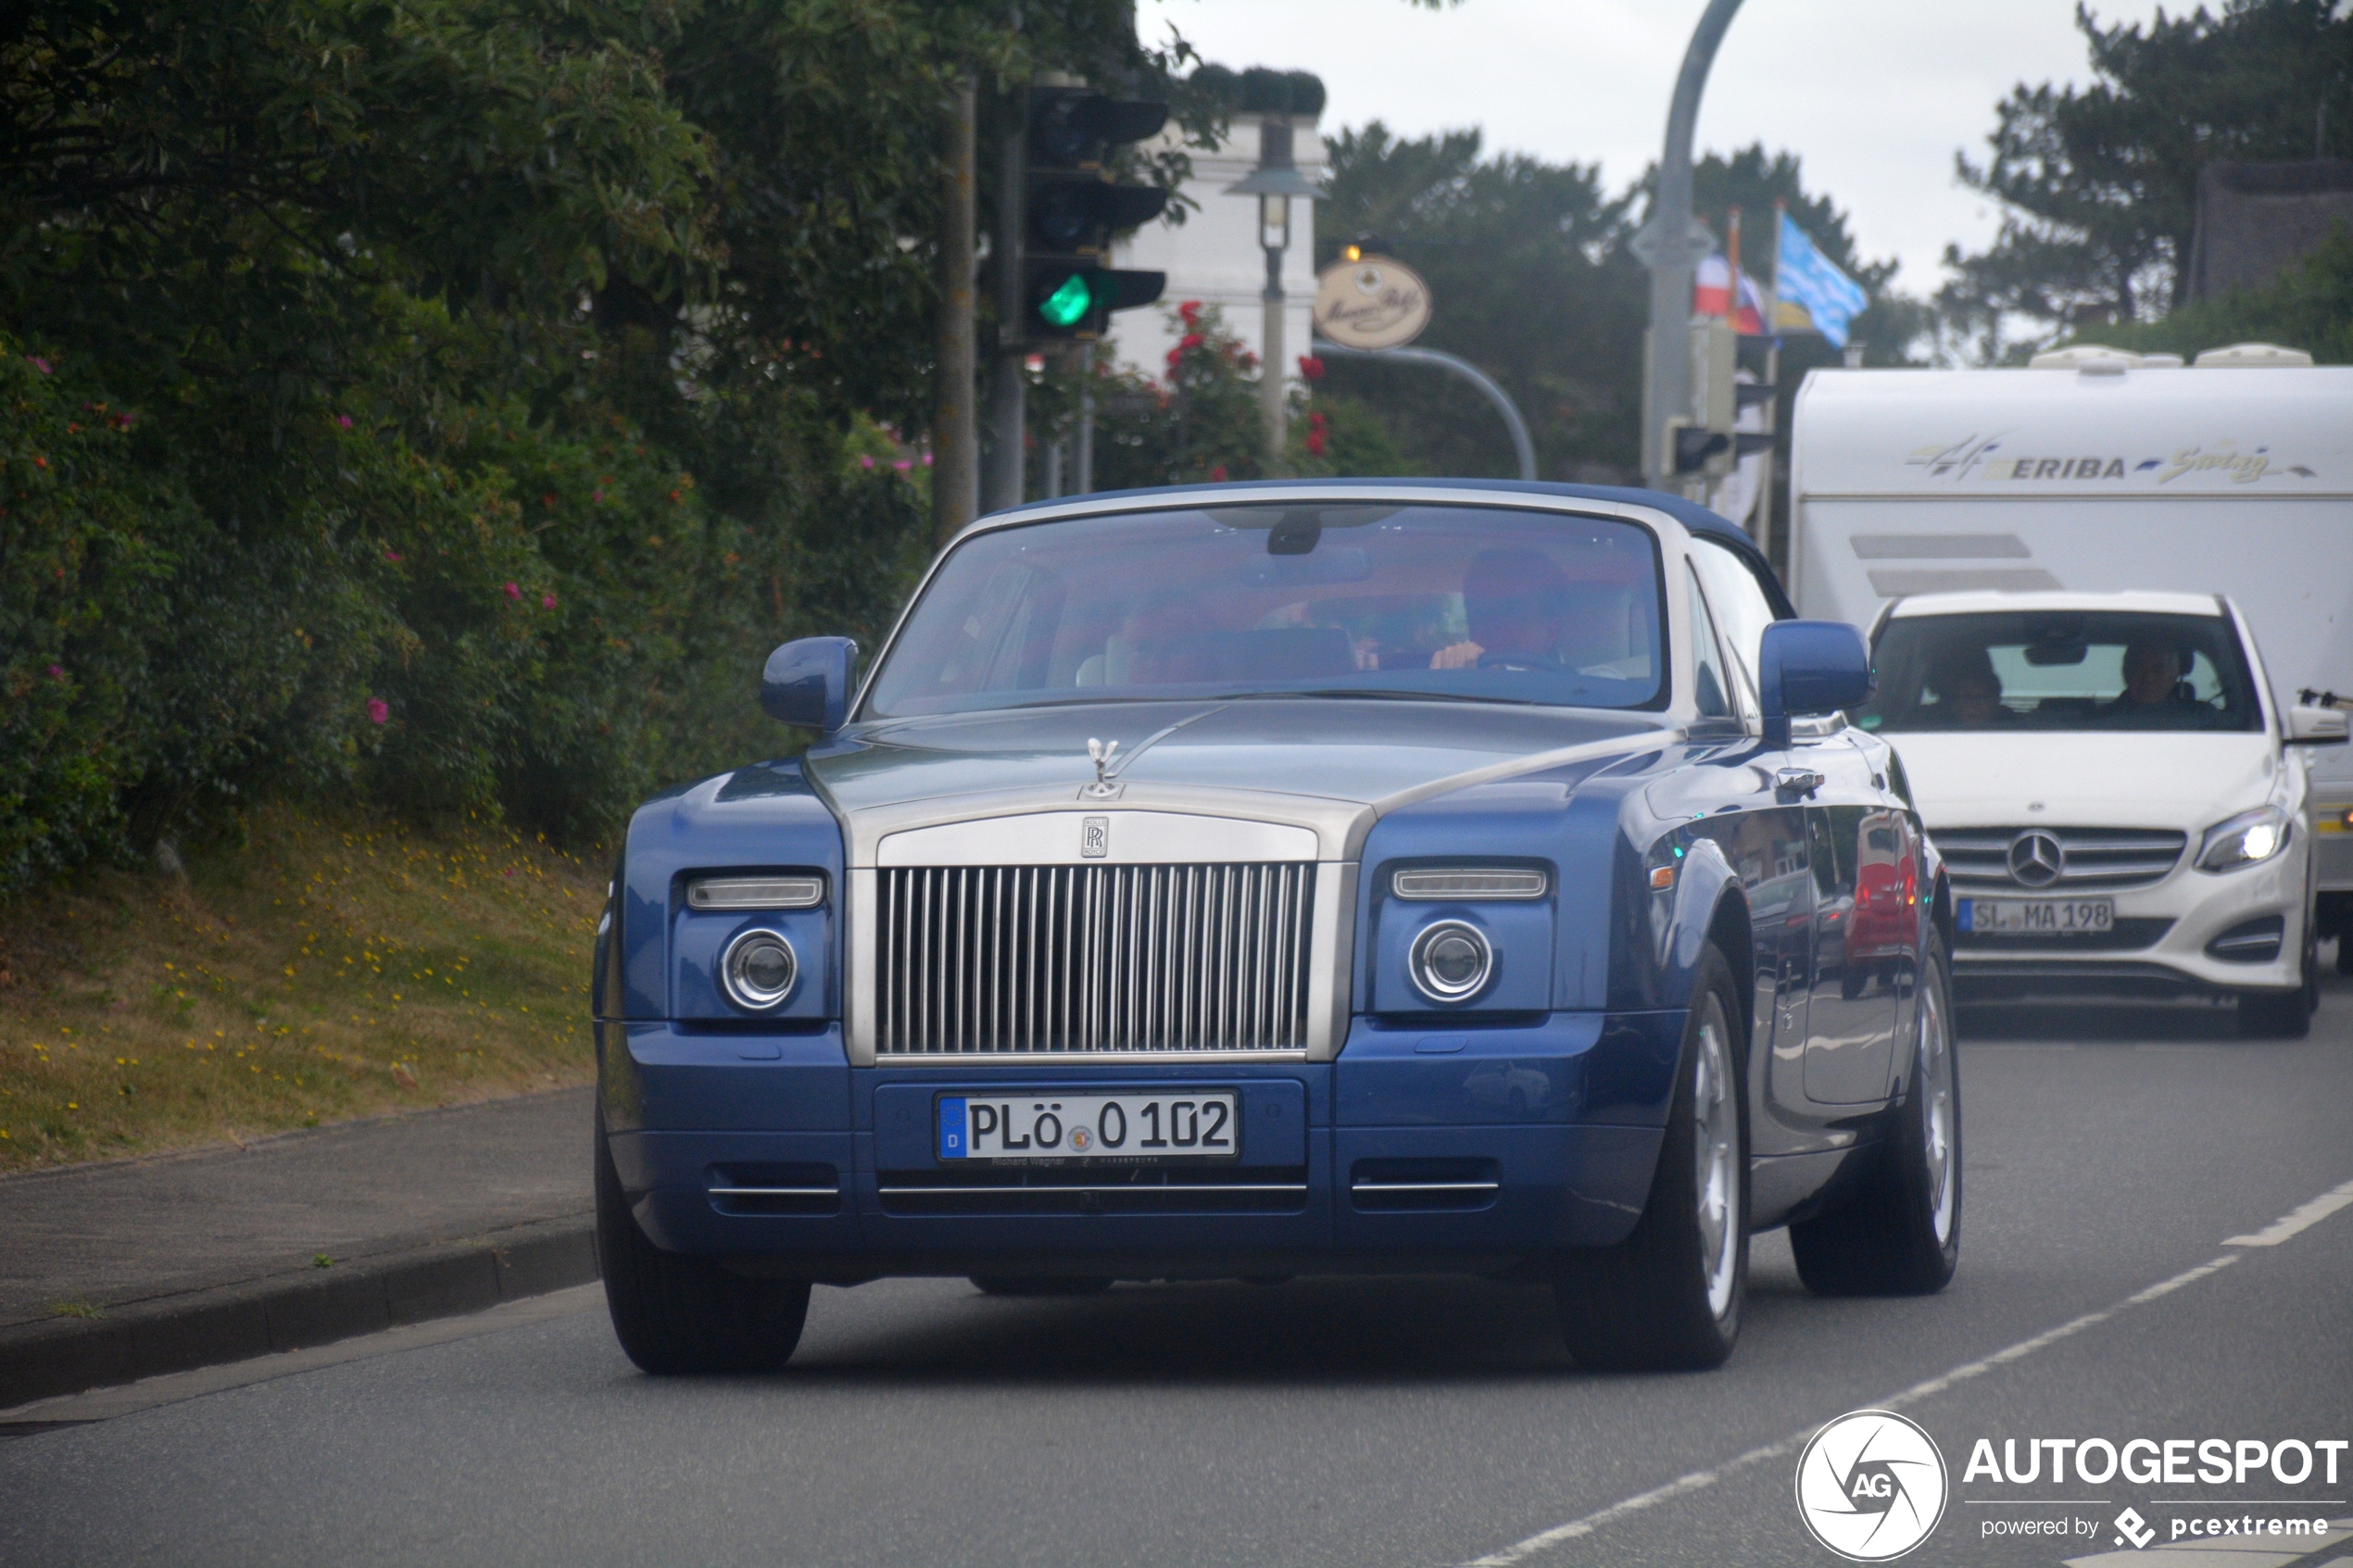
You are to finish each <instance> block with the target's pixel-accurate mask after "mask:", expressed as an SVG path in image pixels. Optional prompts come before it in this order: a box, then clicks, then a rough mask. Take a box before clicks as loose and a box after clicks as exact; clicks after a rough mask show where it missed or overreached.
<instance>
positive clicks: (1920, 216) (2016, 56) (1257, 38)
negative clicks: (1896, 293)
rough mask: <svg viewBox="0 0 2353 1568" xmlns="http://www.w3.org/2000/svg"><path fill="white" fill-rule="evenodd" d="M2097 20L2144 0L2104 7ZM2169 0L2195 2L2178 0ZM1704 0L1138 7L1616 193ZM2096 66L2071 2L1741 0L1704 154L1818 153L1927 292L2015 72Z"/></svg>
mask: <svg viewBox="0 0 2353 1568" xmlns="http://www.w3.org/2000/svg"><path fill="white" fill-rule="evenodd" d="M2094 8H2095V13H2096V14H2097V15H2098V16H2099V17H2100V18H2101V19H2103V20H2110V19H2115V20H2136V19H2147V18H2148V17H2149V16H2150V15H2151V14H2152V13H2153V12H2154V11H2155V10H2156V9H2157V6H2155V5H2154V4H2152V3H2149V0H2098V3H2095V7H2094ZM2172 8H2173V9H2174V10H2175V11H2177V12H2178V11H2182V10H2186V9H2190V8H2191V6H2188V5H2180V4H2177V5H2176V6H2173V7H2172ZM1703 9H1705V0H1463V3H1462V4H1461V5H1460V6H1455V7H1453V8H1452V9H1449V10H1446V11H1442V12H1436V13H1433V12H1429V11H1426V10H1421V9H1418V8H1416V7H1413V6H1407V5H1406V4H1405V3H1404V0H1141V4H1140V5H1139V22H1140V23H1141V26H1142V28H1143V31H1144V34H1145V36H1146V37H1147V38H1157V37H1160V36H1163V35H1164V34H1165V33H1166V31H1167V29H1168V26H1169V24H1170V23H1172V22H1173V23H1175V24H1176V27H1177V28H1178V30H1179V31H1182V32H1183V33H1184V35H1185V36H1186V37H1187V38H1188V39H1189V40H1191V41H1192V43H1193V44H1194V45H1195V47H1197V48H1198V49H1200V50H1201V52H1202V56H1204V57H1206V58H1208V59H1212V60H1215V61H1218V62H1219V63H1221V64H1225V65H1229V66H1233V67H1235V68H1237V69H1239V68H1242V67H1245V66H1252V65H1267V66H1275V67H1277V68H1281V69H1307V70H1312V71H1314V72H1315V73H1316V74H1317V75H1318V76H1321V77H1322V78H1323V79H1324V85H1325V88H1326V90H1327V92H1328V94H1330V104H1329V107H1327V109H1326V110H1325V114H1324V122H1323V123H1324V127H1325V129H1326V130H1327V131H1329V130H1333V129H1336V128H1338V127H1340V126H1360V125H1363V124H1364V123H1365V121H1366V120H1370V119H1381V120H1384V121H1386V122H1387V123H1388V124H1389V126H1390V129H1392V130H1394V131H1399V132H1404V133H1406V134H1409V135H1419V134H1424V133H1427V132H1431V131H1439V130H1446V129H1451V128H1454V127H1459V126H1478V127H1479V128H1480V129H1481V130H1483V131H1484V132H1486V134H1487V147H1488V149H1489V150H1490V151H1498V150H1510V151H1516V152H1528V153H1534V154H1537V155H1538V156H1540V157H1543V158H1545V159H1547V160H1549V161H1553V162H1569V161H1575V162H1579V163H1590V162H1595V161H1598V162H1599V163H1600V164H1601V166H1602V170H1603V173H1604V176H1605V177H1606V179H1607V181H1608V183H1609V185H1610V186H1611V188H1613V189H1617V188H1621V187H1623V186H1624V185H1625V184H1626V183H1627V182H1629V181H1631V180H1633V179H1634V178H1635V177H1637V176H1638V175H1640V174H1641V173H1642V169H1644V168H1645V167H1646V166H1647V165H1649V164H1650V163H1651V161H1652V160H1654V159H1655V158H1656V157H1658V149H1659V144H1660V142H1661V141H1662V140H1663V138H1664V136H1665V132H1666V128H1667V94H1668V93H1669V92H1670V91H1672V89H1673V86H1674V80H1675V72H1676V71H1677V70H1678V69H1680V66H1681V64H1682V58H1683V50H1684V48H1685V46H1686V45H1687V44H1689V43H1690V41H1691V33H1692V26H1693V24H1694V23H1696V22H1697V21H1698V19H1699V15H1700V12H1701V11H1702V10H1703ZM2089 76H2090V71H2089V68H2088V66H2087V64H2086V57H2085V51H2084V47H2083V41H2082V36H2081V35H2080V34H2078V33H2077V32H2076V31H2075V28H2074V4H2073V0H1965V3H1963V4H1959V5H1929V4H1920V3H1917V0H1912V3H1905V0H1898V3H1893V4H1891V3H1890V0H1748V3H1747V4H1746V5H1744V6H1743V7H1742V9H1741V12H1740V14H1739V15H1738V16H1737V17H1735V18H1734V19H1733V20H1732V25H1731V31H1730V32H1728V33H1727V34H1726V35H1725V38H1724V44H1723V47H1722V48H1721V49H1719V50H1718V52H1717V56H1716V66H1715V69H1714V70H1713V71H1712V72H1711V73H1710V75H1709V77H1708V84H1707V95H1706V97H1705V99H1704V100H1703V101H1702V105H1701V108H1700V117H1699V140H1698V147H1699V149H1700V150H1701V151H1703V152H1705V151H1711V150H1712V151H1718V152H1729V151H1730V150H1732V149H1733V148H1736V147H1743V146H1746V145H1748V144H1750V143H1752V142H1755V141H1760V140H1761V141H1762V142H1763V143H1764V144H1766V146H1767V147H1768V148H1773V149H1780V148H1787V149H1789V150H1790V151H1793V152H1794V153H1796V154H1798V155H1799V156H1800V157H1803V158H1804V159H1805V177H1806V187H1807V189H1809V190H1812V191H1818V192H1827V193H1828V194H1830V195H1831V198H1832V199H1834V200H1835V201H1836V202H1837V203H1838V205H1839V206H1840V207H1841V208H1843V210H1844V211H1845V212H1846V213H1847V215H1848V219H1849V222H1850V225H1851V227H1852V228H1853V230H1854V232H1855V236H1856V241H1857V243H1858V244H1859V245H1860V247H1861V249H1862V252H1863V254H1864V255H1865V256H1867V257H1873V258H1882V257H1895V258H1896V259H1898V260H1899V261H1901V262H1902V263H1903V270H1902V271H1901V272H1900V273H1898V274H1897V276H1896V280H1895V283H1896V286H1897V287H1898V288H1901V289H1903V290H1905V291H1906V292H1907V293H1912V294H1926V293H1930V292H1932V291H1933V290H1934V288H1935V287H1936V285H1937V283H1938V282H1939V281H1940V278H1941V270H1940V269H1939V267H1938V257H1940V256H1942V255H1943V253H1944V246H1945V245H1946V244H1948V243H1951V242H1956V241H1957V242H1959V243H1960V244H1961V245H1963V246H1964V247H1965V248H1970V249H1974V248H1977V247H1979V246H1982V245H1983V244H1984V243H1985V242H1986V241H1987V240H1988V239H1990V238H1991V237H1992V235H1993V233H1994V228H1995V225H1996V222H1997V219H1996V216H1995V213H1994V210H1993V207H1992V205H1991V204H1990V203H1988V202H1986V201H1984V200H1983V199H1982V198H1981V197H1979V196H1978V195H1977V194H1975V193H1973V192H1971V191H1969V190H1968V189H1966V188H1965V187H1963V186H1962V185H1960V184H1959V183H1958V182H1957V181H1956V180H1955V179H1954V178H1953V155H1954V153H1955V152H1956V151H1958V150H1963V149H1966V150H1967V151H1968V152H1969V156H1970V157H1971V158H1972V159H1974V160H1978V161H1982V158H1983V156H1984V153H1985V137H1986V134H1987V133H1988V132H1991V131H1992V130H1993V128H1994V104H1995V102H1996V101H1997V100H1999V99H2000V98H2001V97H2002V96H2003V95H2004V94H2007V92H2008V91H2009V89H2010V88H2011V87H2012V86H2013V85H2014V84H2016V83H2018V82H2021V81H2023V82H2083V81H2085V80H2087V79H2088V78H2089Z"/></svg>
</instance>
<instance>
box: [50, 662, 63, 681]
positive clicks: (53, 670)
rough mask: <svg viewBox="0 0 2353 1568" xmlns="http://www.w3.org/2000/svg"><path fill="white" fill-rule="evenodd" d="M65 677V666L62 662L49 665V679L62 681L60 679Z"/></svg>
mask: <svg viewBox="0 0 2353 1568" xmlns="http://www.w3.org/2000/svg"><path fill="white" fill-rule="evenodd" d="M65 678H66V667H65V666H64V665H62V664H52V665H51V666H49V679H51V680H52V681H62V680H64V679H65Z"/></svg>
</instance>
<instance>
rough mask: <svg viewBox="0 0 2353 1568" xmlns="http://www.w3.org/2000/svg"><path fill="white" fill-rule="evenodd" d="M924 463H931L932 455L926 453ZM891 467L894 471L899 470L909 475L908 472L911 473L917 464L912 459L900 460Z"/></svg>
mask: <svg viewBox="0 0 2353 1568" xmlns="http://www.w3.org/2000/svg"><path fill="white" fill-rule="evenodd" d="M924 461H925V462H930V461H931V455H930V454H929V453H925V455H924ZM890 466H891V467H892V468H894V469H896V470H899V471H900V473H907V472H909V471H911V470H912V469H913V468H914V466H915V464H914V461H913V459H912V458H900V459H899V460H898V461H897V462H895V463H893V464H891V465H890Z"/></svg>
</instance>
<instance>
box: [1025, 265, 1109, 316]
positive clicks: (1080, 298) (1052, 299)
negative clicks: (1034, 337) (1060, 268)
mask: <svg viewBox="0 0 2353 1568" xmlns="http://www.w3.org/2000/svg"><path fill="white" fill-rule="evenodd" d="M1094 307H1095V291H1094V290H1093V289H1092V288H1090V287H1088V282H1087V274H1086V273H1084V272H1073V273H1072V274H1071V275H1070V276H1069V277H1067V278H1064V279H1063V281H1062V284H1061V286H1060V287H1058V288H1056V289H1055V290H1054V292H1053V293H1051V294H1050V295H1047V296H1046V297H1045V298H1043V299H1041V300H1039V301H1038V315H1039V316H1040V317H1041V318H1043V319H1044V320H1045V322H1046V324H1047V325H1048V326H1051V327H1064V328H1068V327H1075V326H1076V325H1078V323H1079V322H1081V321H1084V320H1086V319H1087V313H1088V311H1090V310H1092V309H1094Z"/></svg>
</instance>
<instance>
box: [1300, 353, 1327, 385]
mask: <svg viewBox="0 0 2353 1568" xmlns="http://www.w3.org/2000/svg"><path fill="white" fill-rule="evenodd" d="M1299 373H1300V374H1301V375H1302V376H1304V377H1306V378H1307V379H1308V380H1309V381H1322V380H1323V379H1324V361H1323V358H1322V357H1321V356H1319V355H1315V354H1302V355H1301V356H1300V357H1299Z"/></svg>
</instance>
